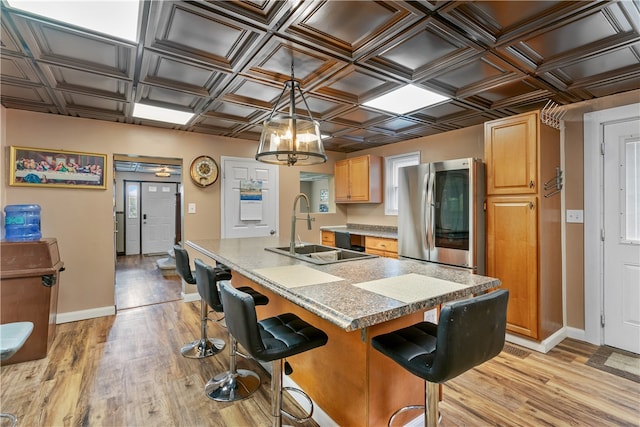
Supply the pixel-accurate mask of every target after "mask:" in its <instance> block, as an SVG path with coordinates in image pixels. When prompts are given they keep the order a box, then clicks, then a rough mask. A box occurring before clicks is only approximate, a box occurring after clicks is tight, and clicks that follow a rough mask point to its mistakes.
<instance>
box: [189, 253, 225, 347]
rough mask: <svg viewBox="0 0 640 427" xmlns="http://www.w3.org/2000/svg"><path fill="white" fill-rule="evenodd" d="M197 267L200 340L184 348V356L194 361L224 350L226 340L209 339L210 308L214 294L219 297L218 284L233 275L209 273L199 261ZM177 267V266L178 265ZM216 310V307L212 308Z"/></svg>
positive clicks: (222, 272) (196, 261) (196, 262)
mask: <svg viewBox="0 0 640 427" xmlns="http://www.w3.org/2000/svg"><path fill="white" fill-rule="evenodd" d="M194 264H195V266H196V275H195V276H196V277H195V278H196V286H197V287H198V294H199V295H200V339H199V340H196V341H193V342H191V343H189V344H187V345H185V346H184V347H182V350H181V352H182V355H183V356H185V357H189V358H192V359H202V358H205V357H209V356H213V355H214V354H217V353H219V352H220V351H222V349H223V348H224V345H225V344H224V340H222V339H220V338H209V337H208V336H207V321H209V320H213V321H215V322H217V321H218V320H217V319H209V308H208V307H209V306H211V304H212V294H215V296H216V299H217V295H218V282H219V281H221V280H230V279H231V273H229V272H228V271H225V270H220V269H215V270H214V269H211V271H207V270H206V269H205V268H204V267H205V266H206V264H204V263H203V262H202V261H200V260H199V259H196V260H195V261H194ZM176 265H177V264H176ZM211 308H213V309H214V310H215V308H214V307H212V306H211Z"/></svg>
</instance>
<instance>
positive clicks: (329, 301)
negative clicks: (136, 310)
mask: <svg viewBox="0 0 640 427" xmlns="http://www.w3.org/2000/svg"><path fill="white" fill-rule="evenodd" d="M187 245H188V246H190V247H192V248H193V249H195V250H197V251H199V252H201V253H202V254H204V255H206V256H208V257H210V258H212V259H214V260H216V261H218V262H221V263H223V264H226V265H227V266H229V267H230V268H231V269H232V270H234V271H236V272H238V273H240V274H242V275H243V276H245V277H247V278H248V279H250V280H252V281H254V282H255V283H257V284H259V285H262V286H264V287H265V288H267V289H269V290H271V291H272V292H274V293H276V294H278V295H280V296H281V297H283V298H285V299H287V300H289V301H291V302H293V303H295V304H297V305H299V306H301V307H302V308H304V309H306V310H308V311H310V312H311V313H314V314H316V315H317V316H319V317H321V318H323V319H325V320H327V321H329V322H331V323H333V324H335V325H337V326H338V327H340V328H342V329H344V330H345V331H347V332H349V331H354V330H358V329H363V328H366V327H367V326H372V325H375V324H378V323H383V322H385V321H388V320H392V319H395V318H399V317H402V316H404V315H407V314H410V313H414V312H417V311H424V310H426V309H429V308H432V307H435V306H437V305H439V304H442V303H445V302H448V301H452V300H456V299H460V298H464V297H467V296H470V295H472V294H478V293H482V292H484V291H486V290H488V289H491V288H494V287H497V286H500V281H499V280H498V279H494V278H490V277H485V276H480V275H475V274H472V273H470V272H469V271H468V270H465V269H459V268H454V267H447V266H441V265H437V264H432V263H423V262H417V261H410V260H397V259H392V258H383V257H378V258H370V259H362V260H357V261H348V262H339V263H335V264H328V265H315V264H312V263H308V262H305V261H302V260H298V259H296V258H292V257H288V256H285V255H281V254H277V253H273V252H269V251H266V250H264V248H266V247H276V246H288V245H289V239H285V238H282V237H258V238H244V239H211V240H195V241H188V242H187ZM286 266H304V267H308V268H311V269H314V270H317V271H319V272H322V273H326V274H330V275H333V276H337V277H339V278H340V279H342V280H339V281H334V282H329V283H318V284H311V285H308V286H300V287H287V286H283V285H282V284H280V283H277V282H276V281H274V280H273V279H270V278H268V277H265V275H264V274H261V272H259V271H258V272H256V270H260V269H264V268H273V267H286ZM296 268H299V267H296ZM408 274H411V275H412V276H411V277H414V278H415V277H416V276H415V275H420V276H424V283H420V284H419V285H418V286H421V287H423V288H422V290H423V291H424V292H432V289H435V287H434V286H433V283H430V281H431V282H434V281H433V280H431V279H430V278H434V279H440V280H445V281H447V282H450V285H451V287H452V288H455V289H448V288H447V290H441V289H440V288H438V291H437V293H435V294H434V295H431V296H430V297H428V298H425V299H421V300H418V301H414V302H410V303H405V302H402V301H400V300H397V299H394V298H390V297H386V296H383V295H381V294H378V293H374V292H370V291H367V290H364V289H361V288H359V287H356V286H354V285H356V284H360V283H364V282H370V281H373V280H379V279H385V278H393V277H396V276H401V275H408ZM436 281H437V282H439V284H440V286H442V282H440V281H438V280H436ZM460 285H463V286H462V287H461V286H460ZM430 286H431V288H429V287H430ZM445 287H446V286H445ZM433 292H435V291H433Z"/></svg>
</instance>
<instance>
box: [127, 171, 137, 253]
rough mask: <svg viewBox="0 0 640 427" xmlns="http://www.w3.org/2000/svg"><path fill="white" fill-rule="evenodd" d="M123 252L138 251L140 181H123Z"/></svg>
mask: <svg viewBox="0 0 640 427" xmlns="http://www.w3.org/2000/svg"><path fill="white" fill-rule="evenodd" d="M124 187H125V190H124V191H125V199H124V217H125V236H126V239H125V245H124V247H125V254H126V255H137V254H139V253H140V183H139V182H125V183H124Z"/></svg>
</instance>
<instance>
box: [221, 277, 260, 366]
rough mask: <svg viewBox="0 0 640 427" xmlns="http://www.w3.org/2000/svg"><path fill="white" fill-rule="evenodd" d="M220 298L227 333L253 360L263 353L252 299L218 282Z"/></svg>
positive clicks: (226, 284) (228, 285)
mask: <svg viewBox="0 0 640 427" xmlns="http://www.w3.org/2000/svg"><path fill="white" fill-rule="evenodd" d="M220 297H221V299H222V306H223V307H224V318H225V321H226V323H227V329H229V333H231V335H233V337H234V338H235V339H236V340H237V341H238V342H239V343H240V344H241V345H242V347H244V348H245V350H247V351H248V352H249V354H251V356H253V357H255V358H259V357H260V354H261V353H263V352H264V351H265V348H264V344H263V342H262V338H261V337H260V328H259V327H258V318H257V316H256V306H255V303H254V301H253V297H252V296H251V295H249V294H247V293H246V292H242V291H239V290H238V289H235V288H234V287H233V286H231V284H230V283H228V282H220Z"/></svg>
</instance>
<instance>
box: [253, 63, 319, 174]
mask: <svg viewBox="0 0 640 427" xmlns="http://www.w3.org/2000/svg"><path fill="white" fill-rule="evenodd" d="M296 88H297V89H298V91H299V92H300V97H301V98H302V101H303V102H304V105H305V107H306V108H307V111H308V112H309V118H306V117H300V116H298V115H297V114H296V102H295V89H296ZM287 89H289V115H288V116H287V115H282V114H278V115H275V116H274V114H275V111H276V108H278V104H280V100H281V99H282V96H283V95H284V94H285V92H286V91H287ZM256 160H258V161H261V162H264V163H271V164H276V165H287V166H294V165H296V166H306V165H313V164H317V163H325V162H326V161H327V155H326V154H325V153H324V147H323V146H322V137H321V135H320V125H319V124H318V122H317V121H315V120H314V119H313V116H312V115H311V109H309V105H308V104H307V100H306V99H304V95H303V94H302V89H301V88H300V83H298V82H297V81H295V79H294V77H293V64H291V80H289V81H287V82H285V84H284V88H283V89H282V93H280V97H279V98H278V101H277V102H276V104H275V105H274V106H273V110H271V114H270V115H269V118H268V119H267V120H265V121H264V123H263V124H262V135H260V144H259V145H258V152H257V153H256Z"/></svg>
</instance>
